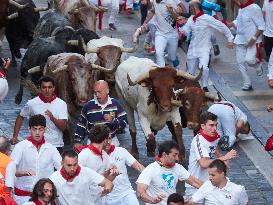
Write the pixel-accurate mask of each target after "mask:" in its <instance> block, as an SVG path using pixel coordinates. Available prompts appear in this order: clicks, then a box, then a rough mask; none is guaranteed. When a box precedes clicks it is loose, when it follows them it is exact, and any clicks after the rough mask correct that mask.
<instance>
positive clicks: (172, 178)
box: [136, 162, 190, 205]
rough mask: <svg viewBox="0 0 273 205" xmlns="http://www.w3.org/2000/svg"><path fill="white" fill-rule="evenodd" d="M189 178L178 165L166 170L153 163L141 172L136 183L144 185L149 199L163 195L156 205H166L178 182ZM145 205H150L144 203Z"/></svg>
mask: <svg viewBox="0 0 273 205" xmlns="http://www.w3.org/2000/svg"><path fill="white" fill-rule="evenodd" d="M189 177H190V173H189V172H188V171H187V170H186V169H185V168H184V167H183V166H182V165H180V164H178V163H176V164H175V165H174V166H173V167H172V168H166V167H164V166H161V165H160V164H159V163H158V162H153V163H151V164H149V165H148V166H147V167H146V168H145V169H144V170H143V171H142V172H141V174H140V175H139V177H138V179H137V182H136V183H142V184H146V185H147V186H148V189H147V194H148V195H149V196H151V197H156V196H158V195H160V194H163V195H165V198H164V199H163V200H162V201H161V202H160V203H157V204H158V205H166V204H167V199H168V196H169V195H171V194H172V193H175V192H176V185H177V182H178V180H179V181H185V180H187V179H188V178H189ZM146 205H150V204H149V203H146Z"/></svg>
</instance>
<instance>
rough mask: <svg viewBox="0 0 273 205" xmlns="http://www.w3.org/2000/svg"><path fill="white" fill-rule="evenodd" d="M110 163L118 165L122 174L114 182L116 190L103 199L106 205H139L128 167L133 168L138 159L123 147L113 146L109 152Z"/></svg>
mask: <svg viewBox="0 0 273 205" xmlns="http://www.w3.org/2000/svg"><path fill="white" fill-rule="evenodd" d="M109 151H110V152H111V153H109V156H110V161H111V162H112V163H113V164H114V165H116V167H117V169H118V171H119V172H120V173H121V174H120V175H118V176H116V178H115V180H114V181H113V184H114V188H113V190H112V191H111V192H110V193H109V194H107V195H106V196H105V197H104V198H103V202H104V204H105V205H139V202H138V200H137V197H136V194H135V191H134V190H133V188H132V185H131V183H130V181H129V178H128V174H127V167H126V165H127V166H132V165H133V164H134V163H135V162H136V159H135V158H134V157H133V156H132V155H131V154H130V153H129V152H128V151H127V150H126V149H125V148H122V147H115V146H114V145H112V147H111V149H110V150H109Z"/></svg>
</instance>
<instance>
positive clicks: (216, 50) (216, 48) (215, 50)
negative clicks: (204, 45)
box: [213, 45, 220, 56]
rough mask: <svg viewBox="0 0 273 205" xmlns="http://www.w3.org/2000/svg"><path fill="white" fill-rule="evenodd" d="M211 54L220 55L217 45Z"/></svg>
mask: <svg viewBox="0 0 273 205" xmlns="http://www.w3.org/2000/svg"><path fill="white" fill-rule="evenodd" d="M213 52H214V55H215V56H218V55H219V54H220V48H219V46H218V45H214V46H213Z"/></svg>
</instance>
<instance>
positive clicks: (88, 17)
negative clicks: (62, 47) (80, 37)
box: [54, 0, 106, 32]
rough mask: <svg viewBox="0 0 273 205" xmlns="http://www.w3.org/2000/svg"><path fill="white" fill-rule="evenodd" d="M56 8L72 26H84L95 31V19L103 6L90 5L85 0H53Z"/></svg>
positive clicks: (103, 9) (102, 9)
mask: <svg viewBox="0 0 273 205" xmlns="http://www.w3.org/2000/svg"><path fill="white" fill-rule="evenodd" d="M54 7H55V8H56V10H58V11H60V12H61V13H62V14H64V15H65V16H66V17H67V18H68V19H69V21H70V22H71V23H72V25H73V27H74V28H80V27H83V28H86V29H89V30H91V31H94V32H96V19H97V13H98V12H99V11H102V12H103V11H106V9H105V8H103V7H96V6H91V5H90V4H89V2H88V1H87V0H54Z"/></svg>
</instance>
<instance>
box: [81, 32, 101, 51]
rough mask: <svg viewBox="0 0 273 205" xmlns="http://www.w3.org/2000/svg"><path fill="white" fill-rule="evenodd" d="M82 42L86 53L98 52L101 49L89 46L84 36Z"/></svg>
mask: <svg viewBox="0 0 273 205" xmlns="http://www.w3.org/2000/svg"><path fill="white" fill-rule="evenodd" d="M81 43H82V47H83V50H84V52H85V53H97V52H98V51H99V48H87V46H86V44H85V42H84V40H83V38H82V36H81Z"/></svg>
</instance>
